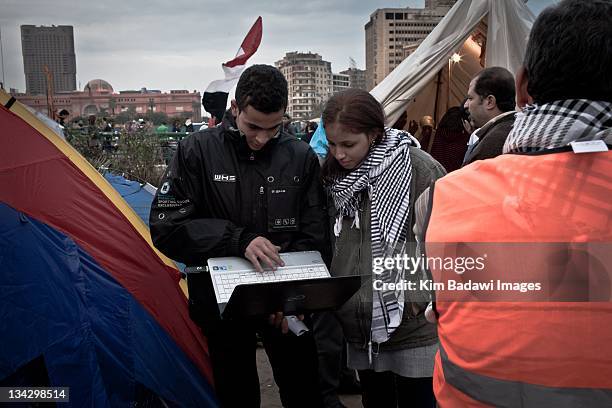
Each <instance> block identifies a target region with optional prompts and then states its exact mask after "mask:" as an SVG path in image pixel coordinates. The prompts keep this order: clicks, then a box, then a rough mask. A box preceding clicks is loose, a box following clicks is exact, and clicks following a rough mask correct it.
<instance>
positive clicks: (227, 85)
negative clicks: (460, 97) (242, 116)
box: [202, 16, 263, 123]
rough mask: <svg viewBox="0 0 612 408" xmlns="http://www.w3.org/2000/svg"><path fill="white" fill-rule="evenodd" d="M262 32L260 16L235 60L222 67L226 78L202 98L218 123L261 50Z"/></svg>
mask: <svg viewBox="0 0 612 408" xmlns="http://www.w3.org/2000/svg"><path fill="white" fill-rule="evenodd" d="M262 32H263V24H262V19H261V16H260V17H257V20H256V21H255V24H253V26H252V27H251V29H250V30H249V32H248V33H247V35H246V37H244V40H243V41H242V44H241V45H240V48H239V49H238V52H237V53H236V56H235V57H234V59H232V60H230V61H227V62H226V63H224V64H222V65H221V66H222V68H223V72H224V73H225V78H223V79H219V80H216V81H212V82H211V83H210V84H209V85H208V87H207V88H206V90H205V91H204V95H203V97H202V104H203V105H204V109H205V110H206V111H207V112H209V113H210V114H211V115H212V116H213V117H214V118H215V119H216V122H217V123H218V122H219V121H221V118H222V117H223V113H224V112H225V108H226V106H227V97H228V95H229V92H230V91H231V90H232V88H233V87H234V86H236V84H237V83H238V79H239V78H240V75H242V71H244V69H245V68H246V62H247V60H248V59H249V58H250V57H251V56H252V55H253V54H255V51H257V48H259V44H260V43H261V36H262Z"/></svg>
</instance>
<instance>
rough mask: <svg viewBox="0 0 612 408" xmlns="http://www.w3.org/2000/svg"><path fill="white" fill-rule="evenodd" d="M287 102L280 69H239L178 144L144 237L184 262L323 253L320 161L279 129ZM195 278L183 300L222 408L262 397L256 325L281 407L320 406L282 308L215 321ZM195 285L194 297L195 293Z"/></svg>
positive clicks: (302, 339)
mask: <svg viewBox="0 0 612 408" xmlns="http://www.w3.org/2000/svg"><path fill="white" fill-rule="evenodd" d="M286 107H287V81H286V80H285V78H284V77H283V75H282V74H281V73H280V71H278V70H277V69H276V68H274V67H271V66H267V65H254V66H252V67H250V68H248V69H247V70H246V71H245V72H244V73H243V74H242V76H241V77H240V80H239V82H238V85H237V88H236V99H235V100H232V101H231V110H230V111H227V112H226V114H225V116H224V118H223V121H222V123H221V124H220V125H219V126H217V127H214V128H209V129H206V130H203V131H200V132H196V133H194V134H192V135H191V136H189V137H188V138H186V139H183V140H182V141H181V142H180V143H179V145H178V148H177V151H176V153H175V155H174V158H173V160H172V162H171V163H170V165H169V167H168V169H167V171H166V174H165V178H164V180H163V183H162V185H161V187H160V188H159V190H158V192H157V194H156V196H155V199H154V201H153V205H152V207H151V214H150V226H151V236H152V238H153V242H154V244H155V246H156V247H157V248H159V249H160V250H161V251H162V252H163V253H164V254H166V255H167V256H169V257H171V258H173V259H176V260H178V261H181V262H184V263H186V264H188V265H196V264H197V265H202V264H205V263H206V261H207V259H208V258H212V257H220V256H243V257H245V258H247V259H248V260H250V261H251V262H252V263H253V265H254V266H255V268H256V269H257V270H259V271H261V270H262V268H263V267H273V268H274V267H277V266H282V265H283V264H282V260H281V258H280V257H279V252H286V251H303V250H318V251H321V252H322V253H324V252H326V250H327V246H328V241H327V228H326V213H325V208H324V195H323V191H322V187H321V185H320V182H319V163H318V160H317V156H316V155H315V153H314V152H313V151H312V150H311V149H310V147H309V146H308V145H307V144H305V143H301V142H300V141H299V140H298V139H296V138H295V137H293V136H291V135H289V134H287V133H286V132H284V131H283V130H282V119H283V114H284V113H285V109H286ZM198 286H199V287H197V288H196V287H192V283H190V303H192V304H191V305H190V306H193V307H194V308H195V309H197V310H194V309H192V312H193V311H195V312H196V313H194V315H197V316H195V317H196V321H197V322H198V323H199V324H200V325H201V327H202V329H203V331H204V332H205V334H206V335H207V337H208V344H209V352H210V357H211V362H212V366H213V375H214V379H215V389H216V392H217V396H218V398H219V400H220V402H221V404H222V405H223V406H225V407H258V406H259V404H260V394H259V380H258V377H257V366H256V361H255V347H256V343H255V333H256V332H259V333H260V335H261V336H262V339H263V343H264V347H265V349H266V353H267V354H268V358H269V360H270V363H271V365H272V369H273V372H274V378H275V381H276V383H277V384H278V386H279V391H280V396H281V400H282V402H283V405H284V406H286V407H317V406H320V405H321V397H320V394H319V392H318V383H317V355H316V348H315V345H314V341H313V338H312V335H311V334H310V333H308V334H305V335H302V336H299V337H297V336H295V335H293V334H291V333H288V334H287V323H286V320H285V319H284V318H283V316H282V314H280V313H277V314H276V315H274V316H271V318H270V321H265V322H263V321H262V322H253V321H241V322H232V321H224V320H221V319H220V318H219V310H218V307H217V303H216V300H215V295H214V291H213V288H212V284H211V282H210V277H209V276H206V277H205V282H200V283H199V284H198ZM192 289H193V293H192ZM195 292H198V293H200V294H201V295H200V296H199V297H200V298H198V299H193V295H194V294H195ZM275 326H276V327H275ZM279 327H280V330H279Z"/></svg>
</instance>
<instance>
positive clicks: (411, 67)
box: [371, 0, 535, 125]
mask: <svg viewBox="0 0 612 408" xmlns="http://www.w3.org/2000/svg"><path fill="white" fill-rule="evenodd" d="M534 20H535V16H534V15H533V13H532V12H531V11H530V10H529V9H528V8H527V5H526V4H525V2H524V1H523V0H503V1H502V0H459V1H458V2H457V3H455V5H454V6H453V8H452V9H451V10H450V11H449V12H448V13H447V14H446V16H445V17H444V18H443V19H442V21H440V23H439V24H438V25H437V26H436V28H434V30H433V31H432V32H431V33H430V34H429V35H428V36H427V38H425V40H423V42H422V43H421V44H420V45H419V47H418V48H417V49H416V50H415V51H414V52H413V53H412V54H411V55H410V56H408V58H406V59H405V60H404V61H402V63H401V64H400V65H398V66H397V67H396V68H395V69H394V70H393V71H392V72H391V73H390V74H389V75H388V76H387V77H386V78H385V79H384V80H383V81H382V82H381V83H379V84H378V85H377V86H376V87H375V88H374V89H372V91H371V93H372V95H374V97H375V98H376V99H378V101H380V102H381V104H382V105H383V108H384V109H385V114H386V115H387V123H388V124H393V123H395V121H396V120H397V119H398V118H399V117H400V116H401V114H402V112H404V111H406V110H407V112H408V120H412V119H415V120H418V119H419V118H421V117H422V116H423V115H431V116H433V117H434V120H435V123H436V125H437V123H438V122H439V119H440V118H441V117H442V116H443V115H444V113H445V112H446V110H447V109H448V108H449V107H451V106H457V105H459V104H460V103H461V101H462V100H463V98H464V97H465V94H466V93H467V89H468V86H469V83H470V80H471V79H472V77H473V76H474V75H475V74H476V73H477V72H478V71H480V70H481V69H483V67H493V66H501V67H504V68H507V69H508V70H510V71H511V72H512V73H513V74H516V71H517V70H518V68H519V66H520V65H521V63H522V59H523V55H524V52H525V47H526V45H527V39H528V36H529V31H530V30H531V26H532V24H533V21H534ZM453 54H458V55H459V56H460V57H461V60H460V61H458V62H453V60H451V57H452V56H453ZM454 59H455V60H456V59H457V57H456V56H455V58H454Z"/></svg>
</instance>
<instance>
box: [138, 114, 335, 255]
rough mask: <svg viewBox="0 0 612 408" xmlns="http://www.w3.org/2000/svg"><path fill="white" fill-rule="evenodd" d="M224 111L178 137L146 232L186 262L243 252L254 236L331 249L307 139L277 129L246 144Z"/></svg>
mask: <svg viewBox="0 0 612 408" xmlns="http://www.w3.org/2000/svg"><path fill="white" fill-rule="evenodd" d="M235 127H236V126H235V122H234V118H233V117H232V116H231V114H229V112H228V113H227V114H226V116H225V117H224V118H223V122H222V123H221V124H220V125H219V126H217V127H214V128H209V129H205V130H202V131H199V132H196V133H193V134H192V135H190V136H189V137H187V138H185V139H183V140H182V141H181V142H180V143H179V144H178V148H177V151H176V153H175V155H174V157H173V159H172V162H171V163H170V165H169V166H168V169H167V170H166V174H165V175H164V179H163V181H162V184H161V187H160V188H159V189H158V191H157V194H156V195H155V198H154V200H153V204H152V206H151V214H150V219H149V221H150V227H151V237H152V239H153V243H154V244H155V246H156V247H157V248H158V249H159V250H160V251H162V252H163V253H164V254H165V255H167V256H169V257H170V258H172V259H175V260H177V261H180V262H183V263H186V264H188V265H196V264H197V265H203V264H205V263H206V260H207V259H208V258H211V257H220V256H244V250H245V249H246V247H247V246H248V244H249V243H250V242H251V241H252V240H253V239H254V238H255V237H257V236H264V237H266V238H268V239H269V240H270V241H272V242H273V243H274V244H275V245H278V246H280V247H281V251H282V252H286V251H302V250H318V251H320V252H321V253H322V254H323V255H324V257H325V256H326V252H328V245H329V244H328V239H327V238H328V237H327V219H326V210H325V200H324V194H323V190H322V187H321V184H320V181H319V162H318V160H317V156H316V154H315V153H314V152H313V151H312V149H310V147H309V146H308V145H307V144H305V143H302V142H300V141H299V140H298V139H296V138H295V137H293V136H290V135H288V134H286V133H285V132H282V133H281V134H280V136H279V137H278V138H276V139H272V140H270V141H269V142H268V143H267V144H266V145H265V146H264V147H263V148H262V149H261V150H260V151H252V150H250V149H249V147H248V145H247V144H246V141H245V140H244V137H242V136H240V134H239V132H238V130H237V129H236V128H235Z"/></svg>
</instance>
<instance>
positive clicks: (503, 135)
mask: <svg viewBox="0 0 612 408" xmlns="http://www.w3.org/2000/svg"><path fill="white" fill-rule="evenodd" d="M514 117H515V115H514V114H508V115H506V116H504V117H502V118H500V119H499V120H496V121H494V122H491V123H488V124H486V125H484V126H483V127H482V128H481V129H480V130H479V131H478V138H479V139H478V142H476V144H475V145H474V146H471V147H468V150H467V152H466V153H465V157H464V158H463V164H462V166H467V165H468V164H470V163H473V162H475V161H476V160H485V159H492V158H493V157H497V156H499V155H500V154H502V153H503V152H504V143H506V139H507V138H508V133H510V131H511V130H512V126H513V125H514Z"/></svg>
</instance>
